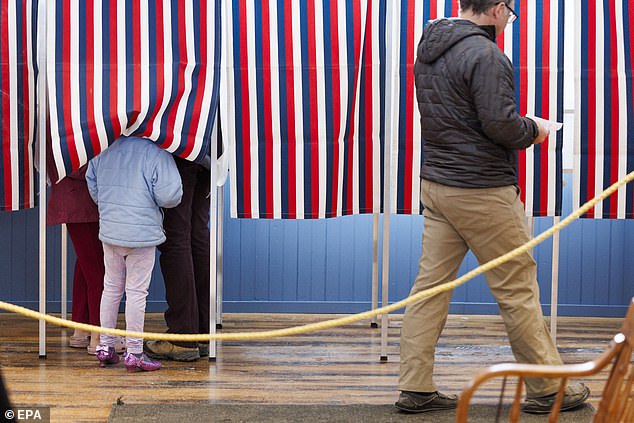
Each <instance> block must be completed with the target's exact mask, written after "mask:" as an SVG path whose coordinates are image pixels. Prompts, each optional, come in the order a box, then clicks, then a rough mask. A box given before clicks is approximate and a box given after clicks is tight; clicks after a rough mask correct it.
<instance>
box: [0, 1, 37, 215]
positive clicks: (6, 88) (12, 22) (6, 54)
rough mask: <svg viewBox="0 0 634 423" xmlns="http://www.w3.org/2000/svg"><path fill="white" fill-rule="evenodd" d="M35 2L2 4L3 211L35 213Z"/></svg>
mask: <svg viewBox="0 0 634 423" xmlns="http://www.w3.org/2000/svg"><path fill="white" fill-rule="evenodd" d="M37 7H38V4H37V0H0V94H1V98H0V117H1V119H0V127H1V128H0V169H1V170H0V210H4V211H15V210H21V209H28V208H32V207H35V205H36V200H35V198H36V196H35V192H34V186H35V170H34V168H33V159H34V151H33V145H34V140H35V125H36V109H35V105H36V98H35V90H36V79H37V66H36V57H37V37H36V28H37Z"/></svg>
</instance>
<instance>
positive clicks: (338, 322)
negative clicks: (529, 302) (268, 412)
mask: <svg viewBox="0 0 634 423" xmlns="http://www.w3.org/2000/svg"><path fill="white" fill-rule="evenodd" d="M633 179H634V172H631V173H629V174H627V175H626V176H625V177H624V178H623V179H621V180H619V181H618V182H616V183H614V184H612V185H611V186H610V187H608V188H607V189H606V190H605V191H603V192H602V193H601V194H600V195H598V196H597V197H595V198H593V199H592V200H590V201H588V202H587V203H585V204H584V205H583V206H581V207H580V208H578V209H577V210H576V211H574V212H573V213H571V214H570V215H569V216H568V217H566V218H565V219H564V220H562V221H561V222H559V223H558V224H557V225H555V226H553V227H551V228H550V229H548V230H546V231H545V232H542V233H541V234H539V235H538V236H537V237H535V238H533V239H531V240H530V241H529V242H527V243H526V244H524V245H522V246H520V247H517V248H515V249H514V250H512V251H509V252H508V253H506V254H504V255H502V256H500V257H498V258H496V259H493V260H491V261H488V262H487V263H485V264H483V265H481V266H479V267H477V268H476V269H473V270H471V271H470V272H468V273H466V274H465V275H463V276H461V277H460V278H458V279H456V280H454V281H451V282H447V283H445V284H442V285H439V286H436V287H434V288H430V289H427V290H424V291H421V292H418V293H416V294H414V295H412V296H410V297H407V298H405V299H403V300H401V301H398V302H396V303H393V304H390V305H387V306H385V307H381V308H377V309H374V310H368V311H365V312H363V313H358V314H353V315H350V316H346V317H341V318H337V319H331V320H326V321H323V322H317V323H310V324H307V325H302V326H294V327H290V328H285V329H276V330H268V331H262V332H239V333H217V334H175V333H155V332H142V333H141V332H127V331H124V330H121V329H109V328H102V327H100V326H92V325H87V324H85V323H77V322H73V321H70V320H65V319H60V318H59V317H54V316H51V315H48V314H42V313H39V312H37V311H33V310H30V309H28V308H25V307H20V306H17V305H14V304H10V303H6V302H4V301H0V309H4V310H7V311H11V312H14V313H18V314H22V315H24V316H27V317H32V318H34V319H38V320H45V321H46V322H48V323H52V324H55V325H59V326H66V327H69V328H74V329H80V330H84V331H90V332H101V333H107V334H111V335H120V336H129V337H134V338H143V339H148V340H158V339H162V340H166V341H180V342H185V341H187V342H196V341H198V342H202V341H209V340H224V341H238V340H241V341H247V340H252V339H265V338H274V337H281V336H290V335H299V334H301V333H306V332H311V331H316V330H323V329H329V328H332V327H335V326H342V325H346V324H350V323H354V322H357V321H359V320H364V319H370V318H372V317H374V316H378V315H380V314H384V313H389V312H391V311H394V310H398V309H399V308H403V307H405V306H406V305H408V304H412V303H414V302H416V301H419V300H421V299H423V298H426V297H431V296H433V295H436V294H439V293H441V292H444V291H448V290H451V289H455V288H456V287H458V286H460V285H462V284H464V283H465V282H467V281H468V280H470V279H472V278H474V277H475V276H477V275H480V274H482V273H484V272H487V271H489V270H491V269H493V268H494V267H497V266H499V265H501V264H502V263H505V262H507V261H509V260H511V259H512V258H514V257H517V256H518V255H520V254H524V253H526V252H528V251H530V250H531V249H532V248H533V247H535V246H536V245H537V244H539V243H541V242H543V241H544V240H546V239H547V238H549V237H550V236H552V235H553V234H554V233H555V232H558V231H560V230H562V229H563V228H564V227H566V226H568V225H569V224H570V223H572V222H573V221H574V220H575V219H577V218H579V217H580V216H581V215H583V214H584V213H586V212H587V211H588V210H590V208H592V207H593V206H594V205H595V204H596V203H598V202H599V201H603V200H604V199H606V198H607V197H609V196H610V195H611V194H612V193H614V192H615V191H616V190H617V189H619V187H620V186H622V185H625V184H627V183H628V182H631V181H632V180H633Z"/></svg>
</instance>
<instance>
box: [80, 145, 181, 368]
mask: <svg viewBox="0 0 634 423" xmlns="http://www.w3.org/2000/svg"><path fill="white" fill-rule="evenodd" d="M86 181H87V182H88V190H89V192H90V196H91V197H92V198H93V200H94V201H95V203H97V207H98V209H99V239H100V240H101V242H102V243H103V250H104V264H105V269H106V272H105V276H104V287H103V294H102V296H101V311H100V318H101V325H102V326H103V327H105V328H115V327H116V325H117V314H118V311H119V303H120V302H121V297H122V296H123V293H124V292H125V294H126V306H125V318H126V329H127V330H128V331H133V332H143V324H144V320H145V304H146V298H147V293H148V287H149V285H150V278H151V276H152V269H153V268H154V259H155V255H156V251H155V250H156V246H157V245H159V244H161V243H163V242H164V241H165V234H164V233H163V215H162V213H161V209H160V208H161V207H164V208H171V207H175V206H177V205H178V204H179V203H180V201H181V197H182V195H183V189H182V184H181V179H180V175H179V173H178V169H177V168H176V164H175V163H174V159H173V157H172V155H171V154H170V153H168V152H167V151H165V150H162V149H161V148H160V147H158V146H157V145H155V144H154V143H153V142H151V141H149V140H146V139H143V138H136V137H121V138H119V139H118V140H117V141H116V142H114V143H113V144H112V145H111V146H110V147H109V148H108V149H107V150H105V151H104V152H103V153H101V154H100V155H98V156H97V157H95V158H93V159H92V160H91V161H90V162H89V164H88V171H87V172H86ZM114 341H115V337H114V336H112V335H107V334H102V335H101V343H100V345H99V346H98V347H97V359H98V360H99V362H100V364H101V366H105V365H107V364H116V363H118V362H119V356H118V355H117V354H116V352H115V350H114ZM126 346H127V353H126V356H125V366H126V368H127V370H128V371H136V370H146V371H150V370H158V369H159V368H160V367H161V363H159V362H158V361H155V360H152V359H150V358H148V357H147V356H146V355H145V354H143V339H141V338H131V337H128V338H127V339H126Z"/></svg>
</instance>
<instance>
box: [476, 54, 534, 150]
mask: <svg viewBox="0 0 634 423" xmlns="http://www.w3.org/2000/svg"><path fill="white" fill-rule="evenodd" d="M496 50H497V51H496ZM468 80H469V81H470V84H471V86H470V88H471V93H472V95H473V97H472V98H473V101H474V102H475V104H474V105H475V109H476V110H477V113H478V119H479V120H480V123H481V125H482V130H483V131H484V133H485V135H486V136H487V137H488V138H489V139H491V140H492V141H493V142H494V143H496V144H499V145H501V146H503V147H505V148H507V149H509V150H522V149H525V148H528V147H530V146H531V145H532V144H533V141H535V138H537V135H538V128H537V124H536V123H535V122H533V121H532V120H531V119H529V118H526V117H522V116H520V115H519V114H518V113H517V105H516V103H515V87H514V80H513V68H512V66H511V62H510V61H509V60H508V59H507V57H506V56H504V54H503V53H502V52H501V51H499V49H498V47H497V45H495V44H493V43H491V44H490V46H488V47H487V48H486V49H484V51H482V52H481V53H480V54H479V55H478V56H477V58H476V59H475V63H474V66H473V68H472V72H471V75H470V76H468Z"/></svg>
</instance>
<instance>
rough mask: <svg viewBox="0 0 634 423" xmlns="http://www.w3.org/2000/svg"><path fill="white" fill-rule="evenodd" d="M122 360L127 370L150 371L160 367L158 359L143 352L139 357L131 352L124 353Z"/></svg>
mask: <svg viewBox="0 0 634 423" xmlns="http://www.w3.org/2000/svg"><path fill="white" fill-rule="evenodd" d="M124 362H125V368H126V369H127V370H128V371H129V372H136V371H139V370H142V371H146V372H152V371H154V370H158V369H160V368H161V363H160V362H159V361H156V360H153V359H151V358H149V357H148V356H147V355H145V354H142V355H141V357H137V356H136V355H134V354H132V353H127V354H126V355H125V360H124Z"/></svg>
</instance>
